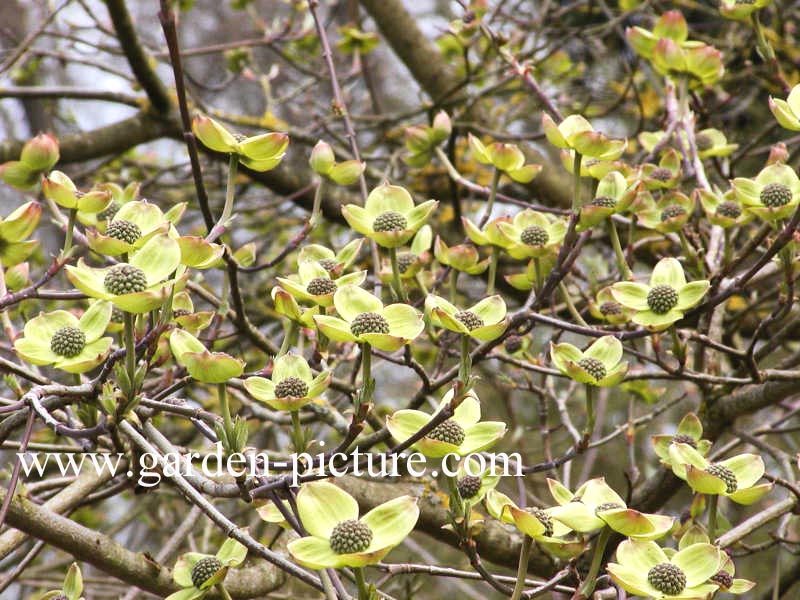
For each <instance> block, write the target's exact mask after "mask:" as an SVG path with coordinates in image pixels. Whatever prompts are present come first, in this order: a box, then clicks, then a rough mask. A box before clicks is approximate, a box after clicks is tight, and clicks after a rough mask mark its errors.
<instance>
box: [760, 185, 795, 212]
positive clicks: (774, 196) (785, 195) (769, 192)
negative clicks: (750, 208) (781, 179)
mask: <svg viewBox="0 0 800 600" xmlns="http://www.w3.org/2000/svg"><path fill="white" fill-rule="evenodd" d="M758 197H759V199H760V200H761V204H763V205H764V206H769V207H770V208H779V207H781V206H786V205H787V204H789V202H791V201H792V190H791V189H789V186H788V185H786V184H785V183H768V184H767V185H765V186H764V188H763V189H762V190H761V194H759V196H758Z"/></svg>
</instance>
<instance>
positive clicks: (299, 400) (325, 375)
mask: <svg viewBox="0 0 800 600" xmlns="http://www.w3.org/2000/svg"><path fill="white" fill-rule="evenodd" d="M330 382H331V373H330V371H323V372H321V373H320V374H319V375H317V376H316V377H314V374H313V373H312V372H311V367H309V366H308V362H307V361H306V359H305V358H303V357H302V356H300V355H298V354H293V353H291V352H288V353H286V354H284V355H283V356H279V357H278V358H276V359H275V363H274V364H273V366H272V375H271V376H270V378H269V379H267V378H265V377H248V378H247V379H245V380H244V387H245V389H246V390H247V391H248V393H249V394H250V395H251V396H253V398H255V399H256V400H259V401H260V402H264V403H266V404H268V405H269V406H271V407H272V408H274V409H277V410H288V411H295V410H299V409H300V408H301V407H302V406H304V405H306V404H308V403H309V402H317V401H318V400H319V397H320V396H321V395H322V393H323V392H324V391H325V390H327V389H328V385H329V384H330Z"/></svg>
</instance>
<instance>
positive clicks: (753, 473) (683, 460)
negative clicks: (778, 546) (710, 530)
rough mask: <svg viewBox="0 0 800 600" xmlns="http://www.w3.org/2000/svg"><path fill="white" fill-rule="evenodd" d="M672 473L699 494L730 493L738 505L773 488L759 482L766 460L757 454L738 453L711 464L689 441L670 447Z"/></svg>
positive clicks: (752, 501)
mask: <svg viewBox="0 0 800 600" xmlns="http://www.w3.org/2000/svg"><path fill="white" fill-rule="evenodd" d="M669 458H670V462H671V463H672V472H673V473H675V475H676V476H677V477H680V478H681V479H683V480H685V481H686V482H687V483H688V484H689V486H690V487H691V488H692V489H693V490H694V491H695V492H698V493H700V494H709V495H714V496H727V497H728V498H730V499H731V500H733V501H734V502H736V503H738V504H753V503H754V502H757V501H759V500H760V499H761V498H762V497H763V496H764V495H765V494H766V493H767V492H769V491H770V490H771V489H772V484H771V483H762V484H758V485H756V484H757V482H758V480H759V479H761V477H762V476H763V475H764V459H762V458H761V457H760V456H758V455H757V454H739V455H737V456H734V457H731V458H728V459H726V460H723V461H720V462H715V463H712V462H710V461H709V460H708V459H706V458H705V457H704V456H703V455H702V454H700V452H698V451H697V450H696V449H695V448H693V447H692V446H691V445H689V444H682V443H673V444H671V445H670V447H669Z"/></svg>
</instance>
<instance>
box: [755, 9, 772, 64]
mask: <svg viewBox="0 0 800 600" xmlns="http://www.w3.org/2000/svg"><path fill="white" fill-rule="evenodd" d="M750 22H751V23H752V24H753V31H754V32H755V34H756V48H757V49H758V53H759V54H760V55H761V58H763V59H764V60H765V61H771V60H774V59H775V51H774V50H773V49H772V45H771V44H770V43H769V41H768V40H767V37H766V36H765V35H764V28H763V27H762V26H761V17H759V16H758V11H754V12H753V14H751V15H750Z"/></svg>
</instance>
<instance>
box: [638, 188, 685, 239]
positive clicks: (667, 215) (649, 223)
mask: <svg viewBox="0 0 800 600" xmlns="http://www.w3.org/2000/svg"><path fill="white" fill-rule="evenodd" d="M693 212H694V200H692V199H691V198H689V197H688V196H687V195H685V194H682V193H681V192H677V191H672V192H668V193H666V194H664V195H663V196H661V198H659V200H658V202H656V203H655V204H654V205H653V206H652V207H651V208H649V209H648V210H644V211H641V212H639V213H637V214H638V216H639V222H640V223H641V224H642V225H643V226H644V227H647V228H648V229H655V230H656V231H660V232H661V233H673V232H675V231H680V230H681V229H682V228H683V226H684V225H686V222H687V221H688V220H689V217H691V216H692V213H693Z"/></svg>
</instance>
